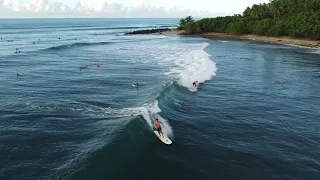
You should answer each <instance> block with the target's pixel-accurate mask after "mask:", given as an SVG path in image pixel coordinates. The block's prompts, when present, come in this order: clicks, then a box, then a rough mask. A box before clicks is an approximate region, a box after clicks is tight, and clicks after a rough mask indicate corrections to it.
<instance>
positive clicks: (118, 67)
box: [0, 19, 320, 180]
mask: <svg viewBox="0 0 320 180" xmlns="http://www.w3.org/2000/svg"><path fill="white" fill-rule="evenodd" d="M0 22H1V23H0V24H1V25H0V37H1V38H2V39H1V40H0V100H1V103H0V130H1V133H0V159H1V161H0V179H75V180H78V179H117V180H119V179H129V178H130V179H131V178H135V179H167V180H170V179H190V180H193V179H202V180H204V179H208V180H209V179H210V180H211V179H217V180H219V179H221V180H226V179H230V180H235V179H246V180H250V179H252V180H256V179H259V180H264V179H266V180H269V179H277V180H284V179H290V180H291V179H292V180H295V179H297V180H300V179H304V180H305V179H307V180H318V179H319V177H320V172H319V171H320V154H319V152H320V145H319V140H320V133H319V132H320V131H319V129H320V121H319V115H320V93H319V89H320V69H319V68H320V55H319V54H320V52H319V50H317V49H308V48H299V47H294V46H285V45H273V44H265V43H258V42H255V41H232V40H223V39H205V38H200V37H182V36H177V35H163V34H157V35H132V36H125V35H124V33H125V32H130V31H133V30H139V29H146V28H154V27H175V26H177V23H178V19H24V20H17V19H13V20H5V19H2V20H0ZM16 48H18V52H17V53H15V52H16ZM19 51H20V53H19ZM97 64H101V66H100V67H97ZM80 67H84V68H83V69H80ZM17 73H22V76H19V77H17V75H16V74H17ZM195 80H198V81H199V82H200V85H199V87H198V88H194V87H193V86H192V82H193V81H195ZM274 81H279V82H282V83H283V84H275V83H273V82H274ZM136 82H138V83H140V84H141V87H140V88H139V89H135V88H133V87H132V86H131V85H132V84H133V83H136ZM155 118H159V119H160V120H162V121H163V123H164V127H163V130H164V132H165V133H166V134H167V135H168V136H169V137H170V139H172V141H173V144H172V145H170V146H167V145H165V144H163V143H162V142H161V141H160V140H159V139H158V138H157V137H156V136H155V134H154V133H153V132H152V126H151V125H152V122H153V120H154V119H155Z"/></svg>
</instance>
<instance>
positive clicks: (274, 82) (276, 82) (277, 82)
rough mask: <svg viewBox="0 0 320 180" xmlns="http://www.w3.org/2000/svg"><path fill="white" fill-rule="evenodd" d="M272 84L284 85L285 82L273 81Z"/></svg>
mask: <svg viewBox="0 0 320 180" xmlns="http://www.w3.org/2000/svg"><path fill="white" fill-rule="evenodd" d="M272 84H284V82H281V81H273V82H272Z"/></svg>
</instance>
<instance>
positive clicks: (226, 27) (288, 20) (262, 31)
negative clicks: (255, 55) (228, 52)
mask: <svg viewBox="0 0 320 180" xmlns="http://www.w3.org/2000/svg"><path fill="white" fill-rule="evenodd" d="M187 24H188V25H187ZM179 28H180V29H183V30H185V32H186V33H187V34H197V33H201V32H219V33H233V34H251V33H252V34H258V35H266V36H291V37H300V38H310V39H320V0H270V2H269V3H267V4H266V3H263V4H254V5H253V6H251V7H247V8H246V9H245V10H244V12H243V13H242V14H241V15H239V14H235V15H233V16H225V17H216V18H205V19H201V20H199V21H194V20H193V18H192V17H191V16H189V17H187V18H185V19H181V20H180V26H179Z"/></svg>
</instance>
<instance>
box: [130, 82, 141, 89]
mask: <svg viewBox="0 0 320 180" xmlns="http://www.w3.org/2000/svg"><path fill="white" fill-rule="evenodd" d="M132 86H133V87H135V88H137V89H138V88H139V86H140V85H139V84H138V83H135V84H132Z"/></svg>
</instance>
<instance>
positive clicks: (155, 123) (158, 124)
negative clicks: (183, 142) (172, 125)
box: [154, 119, 164, 137]
mask: <svg viewBox="0 0 320 180" xmlns="http://www.w3.org/2000/svg"><path fill="white" fill-rule="evenodd" d="M160 124H162V122H160V121H159V120H158V119H156V121H155V122H154V127H155V128H156V130H157V131H158V133H159V135H160V136H161V135H162V137H164V136H163V133H162V131H161V126H160Z"/></svg>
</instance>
